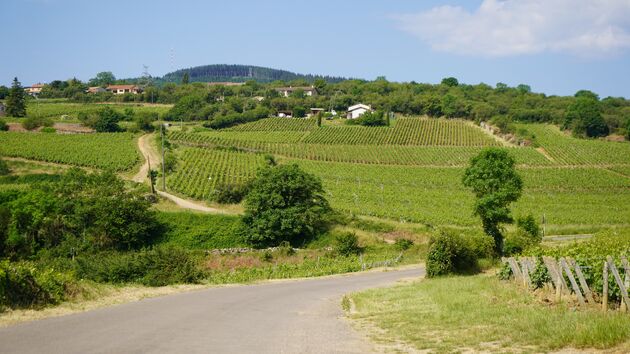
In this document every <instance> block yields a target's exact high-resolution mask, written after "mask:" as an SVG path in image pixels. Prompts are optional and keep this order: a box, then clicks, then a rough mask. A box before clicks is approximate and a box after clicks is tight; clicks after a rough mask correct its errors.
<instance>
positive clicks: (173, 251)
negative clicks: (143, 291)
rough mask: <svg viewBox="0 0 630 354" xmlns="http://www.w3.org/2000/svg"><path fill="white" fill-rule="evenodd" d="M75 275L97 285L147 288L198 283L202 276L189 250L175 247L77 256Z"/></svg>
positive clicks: (195, 259)
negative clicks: (138, 285) (113, 284)
mask: <svg viewBox="0 0 630 354" xmlns="http://www.w3.org/2000/svg"><path fill="white" fill-rule="evenodd" d="M77 275H79V276H81V277H83V278H86V279H91V280H94V281H97V282H105V283H128V282H131V283H140V284H143V285H146V286H165V285H169V284H185V283H199V282H200V281H201V280H202V279H203V278H204V276H205V274H204V272H203V271H202V270H201V269H200V267H199V265H198V261H197V258H196V257H195V256H194V255H193V254H192V253H191V252H190V251H186V250H184V249H182V248H176V247H155V248H152V249H145V250H142V251H138V252H133V253H104V254H100V255H98V256H97V257H96V256H87V257H79V258H77Z"/></svg>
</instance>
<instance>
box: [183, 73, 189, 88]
mask: <svg viewBox="0 0 630 354" xmlns="http://www.w3.org/2000/svg"><path fill="white" fill-rule="evenodd" d="M188 83H190V75H189V74H188V72H185V73H184V76H182V84H184V85H186V84H188Z"/></svg>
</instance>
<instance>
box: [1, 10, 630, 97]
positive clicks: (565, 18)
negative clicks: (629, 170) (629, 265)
mask: <svg viewBox="0 0 630 354" xmlns="http://www.w3.org/2000/svg"><path fill="white" fill-rule="evenodd" d="M0 16H1V18H2V23H3V26H2V27H3V41H2V48H3V50H2V52H3V54H2V55H0V84H4V85H8V84H10V81H11V80H12V79H13V77H14V76H18V78H19V79H20V81H22V83H23V84H24V85H30V84H33V83H36V82H48V81H51V80H54V79H67V78H71V77H73V76H76V77H77V78H79V79H82V80H87V79H89V78H90V77H93V76H94V75H95V74H96V73H97V72H99V71H112V72H113V73H114V74H115V75H116V77H119V78H124V77H131V76H139V75H140V74H141V73H142V65H143V64H145V65H148V66H149V71H150V72H151V74H153V75H155V76H161V75H163V74H165V73H167V72H169V71H171V70H172V69H179V68H185V67H191V66H196V65H204V64H218V63H221V64H224V63H227V64H252V65H260V66H268V67H273V68H278V69H286V70H290V71H294V72H299V73H314V74H329V75H339V76H350V77H359V78H365V79H374V78H375V77H376V76H386V77H387V78H388V79H389V80H392V81H412V80H414V81H417V82H429V83H436V82H439V81H440V80H441V78H443V77H446V76H455V77H457V78H458V79H459V80H460V82H465V83H470V84H476V83H479V82H485V83H488V84H491V85H494V84H496V83H497V82H505V83H507V84H509V85H517V84H520V83H525V84H529V85H530V86H531V87H532V89H533V90H534V91H538V92H545V93H548V94H562V95H568V94H573V93H574V92H576V91H577V90H580V89H591V90H593V91H595V92H597V93H599V94H600V95H601V96H602V97H605V96H624V97H630V82H629V80H628V79H629V78H630V1H628V0H465V1H454V0H453V1H431V0H428V1H427V0H422V1H421V0H415V1H414V0H362V1H359V0H335V1H331V0H317V1H315V0H310V1H306V0H281V1H254V0H251V1H248V0H231V1H194V0H178V1H162V0H153V1H148V0H147V1H145V0H142V1H140V0H126V1H119V0H110V1H84V0H0ZM171 53H172V54H173V55H172V54H171ZM172 57H173V59H172Z"/></svg>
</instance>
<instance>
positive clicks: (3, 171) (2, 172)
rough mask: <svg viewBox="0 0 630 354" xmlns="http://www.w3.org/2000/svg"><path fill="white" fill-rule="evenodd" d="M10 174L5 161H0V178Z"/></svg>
mask: <svg viewBox="0 0 630 354" xmlns="http://www.w3.org/2000/svg"><path fill="white" fill-rule="evenodd" d="M9 173H11V169H9V165H7V163H6V161H4V160H2V159H0V176H6V175H8V174H9Z"/></svg>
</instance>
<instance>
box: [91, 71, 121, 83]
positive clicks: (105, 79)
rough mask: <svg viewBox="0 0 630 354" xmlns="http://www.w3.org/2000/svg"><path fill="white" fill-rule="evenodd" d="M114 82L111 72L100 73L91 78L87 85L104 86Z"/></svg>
mask: <svg viewBox="0 0 630 354" xmlns="http://www.w3.org/2000/svg"><path fill="white" fill-rule="evenodd" d="M114 82H116V76H114V74H112V72H111V71H101V72H100V73H98V74H96V77H94V78H91V79H90V81H89V82H88V84H89V85H90V86H106V85H111V84H113V83H114Z"/></svg>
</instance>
